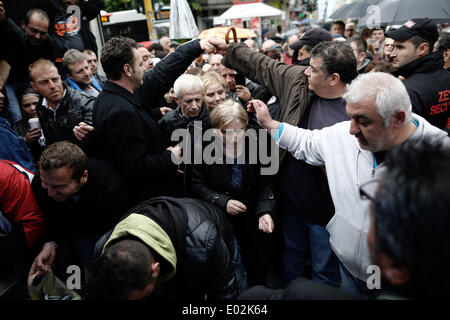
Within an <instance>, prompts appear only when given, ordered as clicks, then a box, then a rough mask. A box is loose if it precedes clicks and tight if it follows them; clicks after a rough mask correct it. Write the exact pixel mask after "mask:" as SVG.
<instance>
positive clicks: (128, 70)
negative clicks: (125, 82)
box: [123, 63, 132, 77]
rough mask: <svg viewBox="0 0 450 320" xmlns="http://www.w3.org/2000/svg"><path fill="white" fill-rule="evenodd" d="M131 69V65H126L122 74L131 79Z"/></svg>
mask: <svg viewBox="0 0 450 320" xmlns="http://www.w3.org/2000/svg"><path fill="white" fill-rule="evenodd" d="M131 69H132V68H131V65H129V64H128V63H126V64H124V65H123V72H124V73H125V75H126V76H127V77H131V75H132V72H131Z"/></svg>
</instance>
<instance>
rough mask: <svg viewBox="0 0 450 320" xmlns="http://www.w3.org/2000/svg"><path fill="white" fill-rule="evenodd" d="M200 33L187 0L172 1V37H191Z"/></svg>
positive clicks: (170, 31)
mask: <svg viewBox="0 0 450 320" xmlns="http://www.w3.org/2000/svg"><path fill="white" fill-rule="evenodd" d="M197 35H198V28H197V24H196V23H195V20H194V16H193V15H192V11H191V8H190V7H189V4H188V3H187V1H186V0H171V1H170V27H169V38H170V39H191V38H194V37H196V36H197Z"/></svg>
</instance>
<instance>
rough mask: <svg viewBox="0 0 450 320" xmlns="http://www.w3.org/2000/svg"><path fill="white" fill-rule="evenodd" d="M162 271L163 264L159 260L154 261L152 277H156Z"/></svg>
mask: <svg viewBox="0 0 450 320" xmlns="http://www.w3.org/2000/svg"><path fill="white" fill-rule="evenodd" d="M160 271H161V265H160V264H159V262H156V261H153V262H152V278H153V279H156V278H158V277H159V273H160Z"/></svg>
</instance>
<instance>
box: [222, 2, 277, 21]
mask: <svg viewBox="0 0 450 320" xmlns="http://www.w3.org/2000/svg"><path fill="white" fill-rule="evenodd" d="M283 14H284V12H283V11H281V10H279V9H277V8H274V7H272V6H269V5H267V4H264V3H261V2H257V3H247V4H235V5H234V6H231V7H230V9H228V10H227V11H225V12H224V13H222V15H221V16H220V18H221V19H226V20H231V19H247V18H254V17H281V16H283Z"/></svg>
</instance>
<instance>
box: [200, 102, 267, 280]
mask: <svg viewBox="0 0 450 320" xmlns="http://www.w3.org/2000/svg"><path fill="white" fill-rule="evenodd" d="M210 117H211V125H212V127H213V128H214V129H216V130H217V132H218V139H220V140H221V141H222V142H223V154H221V155H219V156H220V157H218V158H221V159H223V161H217V162H216V163H213V164H210V165H207V164H199V165H194V167H193V173H192V194H193V195H194V196H195V197H197V198H200V199H203V200H206V201H208V202H212V203H213V204H215V205H216V206H218V207H219V208H221V209H222V210H223V212H224V214H225V215H226V216H227V218H228V220H229V221H230V223H231V225H232V227H233V231H234V235H235V236H236V239H237V243H238V244H239V247H240V251H241V255H242V260H243V264H244V266H245V269H246V271H247V275H248V281H249V284H250V285H257V284H262V285H265V284H266V279H267V275H268V272H269V270H270V269H271V267H272V265H271V263H272V262H273V261H274V260H275V259H272V256H273V254H272V252H273V248H274V245H273V243H274V235H273V234H272V232H273V230H274V221H273V217H274V215H275V197H274V191H273V188H274V181H273V176H270V175H262V174H261V167H262V166H263V165H262V164H261V161H260V160H259V158H258V159H257V161H255V162H256V163H253V162H252V163H249V161H248V160H249V158H250V157H249V155H250V151H249V149H250V148H251V146H252V144H253V146H257V148H259V143H258V141H257V139H258V138H257V135H252V134H245V133H246V131H247V130H248V129H258V128H259V126H258V125H257V124H256V122H254V121H249V118H248V115H247V111H246V110H245V109H244V107H243V106H242V105H241V104H240V103H239V102H236V101H233V100H226V101H224V102H222V103H221V104H219V105H218V106H217V107H216V108H214V110H213V111H212V112H211V115H210ZM252 139H253V141H251V140H252ZM220 140H219V141H220ZM247 141H248V143H247ZM251 153H252V154H257V155H259V150H253V149H251ZM215 156H217V155H215ZM241 159H242V160H241ZM219 162H220V163H219Z"/></svg>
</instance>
